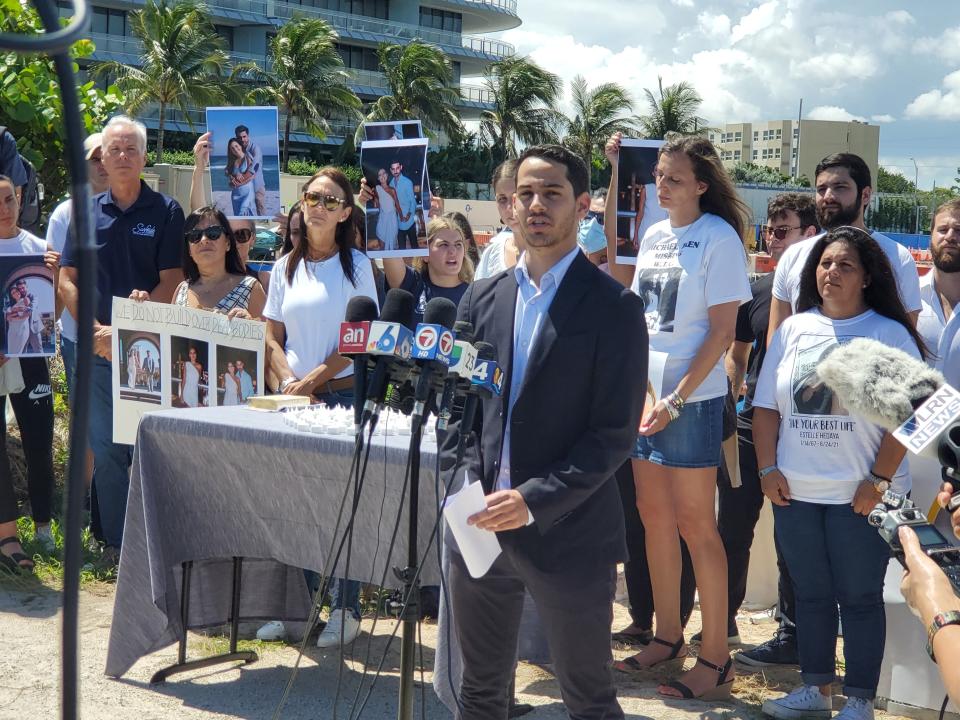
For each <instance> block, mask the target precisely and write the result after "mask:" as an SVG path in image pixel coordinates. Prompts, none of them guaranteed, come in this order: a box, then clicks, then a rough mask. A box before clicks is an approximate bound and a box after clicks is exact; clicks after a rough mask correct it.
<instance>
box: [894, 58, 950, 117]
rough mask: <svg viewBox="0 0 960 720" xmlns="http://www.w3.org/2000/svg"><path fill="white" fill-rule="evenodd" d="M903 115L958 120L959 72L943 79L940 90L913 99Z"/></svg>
mask: <svg viewBox="0 0 960 720" xmlns="http://www.w3.org/2000/svg"><path fill="white" fill-rule="evenodd" d="M904 114H905V115H906V116H907V117H909V118H926V119H937V120H960V70H956V71H954V72H952V73H950V74H949V75H947V76H946V77H945V78H944V79H943V89H942V90H930V91H929V92H925V93H923V94H922V95H918V96H917V97H915V98H914V99H913V101H912V102H911V103H910V104H909V105H907V109H906V110H904Z"/></svg>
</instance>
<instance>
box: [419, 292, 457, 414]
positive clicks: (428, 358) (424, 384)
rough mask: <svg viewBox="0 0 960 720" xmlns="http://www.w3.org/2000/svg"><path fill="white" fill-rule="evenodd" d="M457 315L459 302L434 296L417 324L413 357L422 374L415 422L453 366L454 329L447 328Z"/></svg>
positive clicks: (440, 388) (441, 387)
mask: <svg viewBox="0 0 960 720" xmlns="http://www.w3.org/2000/svg"><path fill="white" fill-rule="evenodd" d="M456 318H457V306H456V305H454V304H453V302H452V301H450V300H448V299H447V298H443V297H435V298H433V299H432V300H430V302H428V303H427V305H426V307H425V308H424V312H423V320H424V321H423V322H422V323H420V324H419V325H417V330H416V333H415V340H414V351H413V359H414V361H415V362H416V364H417V365H418V367H419V374H418V377H417V385H416V390H415V391H414V395H413V398H414V410H413V416H414V422H419V421H420V420H422V419H423V416H424V414H425V409H426V405H427V400H428V399H429V397H430V391H431V390H440V392H443V375H445V374H446V373H447V369H448V368H449V366H450V358H451V355H452V354H453V348H454V339H453V332H452V331H450V330H449V329H448V328H449V327H450V326H451V325H453V324H454V322H455V321H456ZM441 373H443V375H441Z"/></svg>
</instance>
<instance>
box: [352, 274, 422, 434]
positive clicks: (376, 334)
mask: <svg viewBox="0 0 960 720" xmlns="http://www.w3.org/2000/svg"><path fill="white" fill-rule="evenodd" d="M413 308H414V299H413V295H412V294H410V293H409V292H407V291H406V290H401V289H399V288H393V289H392V290H390V291H389V292H387V297H386V299H385V300H384V301H383V312H382V313H380V319H379V320H374V321H373V322H371V323H370V332H369V336H368V338H367V355H369V356H370V359H371V360H374V366H373V372H372V373H371V374H370V378H369V381H368V382H367V399H366V403H365V404H364V407H363V415H362V417H361V425H366V424H367V422H368V421H369V420H370V418H371V416H373V414H374V413H375V412H376V411H377V409H378V407H380V406H382V405H383V402H384V394H385V392H386V389H387V381H388V380H390V379H403V378H405V377H406V374H407V372H408V371H409V368H410V355H411V353H412V352H413V331H412V329H411V328H412V327H413Z"/></svg>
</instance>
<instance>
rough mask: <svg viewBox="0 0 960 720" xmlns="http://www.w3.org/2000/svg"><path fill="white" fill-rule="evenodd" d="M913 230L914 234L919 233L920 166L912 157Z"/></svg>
mask: <svg viewBox="0 0 960 720" xmlns="http://www.w3.org/2000/svg"><path fill="white" fill-rule="evenodd" d="M910 159H911V160H913V215H914V217H913V232H914V234H916V235H919V234H920V202H919V198H918V195H917V193H918V192H919V190H920V187H919V185H920V168H919V167H918V166H917V161H916V160H914V159H913V158H910Z"/></svg>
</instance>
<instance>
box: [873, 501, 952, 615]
mask: <svg viewBox="0 0 960 720" xmlns="http://www.w3.org/2000/svg"><path fill="white" fill-rule="evenodd" d="M867 522H869V523H870V524H871V525H873V526H874V527H875V528H877V530H878V531H879V532H880V537H882V538H883V539H884V540H886V541H887V544H888V545H889V546H890V550H891V551H892V552H893V556H894V557H895V558H896V559H897V561H898V562H899V563H900V564H901V565H903V566H904V567H906V566H907V564H906V561H905V560H904V553H903V546H902V545H901V544H900V536H899V531H900V528H901V527H902V526H903V525H907V526H909V527H910V528H911V529H912V530H913V531H914V532H915V533H916V534H917V539H918V540H919V541H920V547H921V549H922V550H923V551H924V552H925V553H926V554H927V557H929V558H930V559H931V560H933V561H934V562H935V563H936V564H937V565H938V566H939V567H940V569H941V570H943V574H944V575H946V576H947V578H948V579H949V580H950V584H951V585H953V591H954V593H956V594H957V595H958V596H960V547H957V546H955V545H953V544H952V543H951V542H950V541H949V540H947V539H946V538H945V537H944V536H943V534H942V533H941V532H940V531H939V530H937V529H936V528H935V527H934V526H933V525H931V524H930V523H929V522H927V518H926V517H925V516H924V514H923V512H922V511H921V510H920V509H919V508H918V507H917V506H916V505H915V504H914V503H913V501H912V500H910V499H908V498H907V497H906V496H904V495H901V494H900V493H896V492H893V491H892V490H887V491H886V492H885V493H884V494H883V498H882V500H881V501H880V502H879V503H877V506H876V507H875V508H874V509H873V510H871V511H870V514H869V515H868V516H867Z"/></svg>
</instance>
